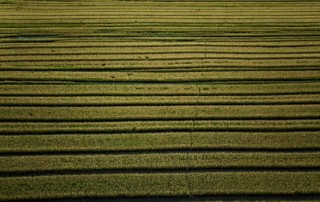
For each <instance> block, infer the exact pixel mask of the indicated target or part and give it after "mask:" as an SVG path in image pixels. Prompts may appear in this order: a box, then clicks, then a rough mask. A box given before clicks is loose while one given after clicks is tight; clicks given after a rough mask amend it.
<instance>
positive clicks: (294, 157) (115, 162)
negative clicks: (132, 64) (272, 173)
mask: <svg viewBox="0 0 320 202" xmlns="http://www.w3.org/2000/svg"><path fill="white" fill-rule="evenodd" d="M318 159H320V154H319V153H286V154H283V153H238V152H237V153H190V154H188V153H169V154H133V155H132V154H129V155H81V156H80V155H76V156H74V155H57V156H20V157H0V173H1V172H12V173H14V172H29V171H34V172H36V171H63V170H70V169H71V170H81V169H82V170H83V169H84V170H86V169H87V170H88V169H91V170H105V169H176V168H228V167H232V168H241V167H244V168H250V167H251V168H256V167H258V168H270V167H272V168H281V167H319V166H320V161H319V160H318Z"/></svg>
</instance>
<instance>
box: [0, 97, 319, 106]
mask: <svg viewBox="0 0 320 202" xmlns="http://www.w3.org/2000/svg"><path fill="white" fill-rule="evenodd" d="M298 103H300V104H303V103H304V104H308V103H320V94H315V95H314V94H310V95H281V96H274V95H272V96H152V97H151V96H149V97H143V96H118V97H117V96H90V97H89V96H77V97H74V96H71V97H67V96H65V97H41V96H37V97H27V96H25V97H9V96H8V97H0V106H3V105H10V106H21V105H22V106H50V105H54V106H55V105H62V106H77V105H84V106H88V105H93V106H94V105H111V106H112V105H113V106H114V105H165V104H167V105H183V104H185V105H189V104H191V105H196V104H198V105H201V104H212V105H221V104H223V105H224V104H230V105H231V104H252V105H254V104H298Z"/></svg>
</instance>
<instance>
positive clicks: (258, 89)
mask: <svg viewBox="0 0 320 202" xmlns="http://www.w3.org/2000/svg"><path fill="white" fill-rule="evenodd" d="M299 93H302V94H304V93H320V84H319V83H317V82H314V83H311V82H310V83H283V84H281V83H280V84H268V85H266V84H232V85H231V84H227V85H222V84H219V85H212V84H198V85H196V84H185V85H182V84H140V85H135V84H130V85H126V84H117V85H112V84H104V85H83V84H79V85H39V84H34V85H6V84H3V85H0V95H3V94H6V95H92V96H93V95H96V94H99V95H155V94H156V95H181V94H185V95H245V96H248V95H264V94H266V95H268V94H271V95H272V94H273V95H277V94H279V95H281V94H284V95H285V94H299Z"/></svg>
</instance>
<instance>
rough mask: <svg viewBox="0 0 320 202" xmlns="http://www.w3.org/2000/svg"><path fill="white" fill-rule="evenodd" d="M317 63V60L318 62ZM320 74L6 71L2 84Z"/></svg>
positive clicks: (309, 75)
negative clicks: (11, 82)
mask: <svg viewBox="0 0 320 202" xmlns="http://www.w3.org/2000/svg"><path fill="white" fill-rule="evenodd" d="M319 60H320V59H319ZM317 79H320V71H314V72H312V71H258V72H256V71H253V72H252V71H248V72H246V71H241V72H229V71H227V72H170V73H168V72H161V73H158V72H152V73H151V72H131V73H129V72H59V71H46V72H24V71H5V72H2V74H1V75H0V80H1V81H2V82H3V81H73V82H81V81H82V82H117V81H118V82H183V81H184V82H186V81H187V82H197V81H198V82H200V81H202V82H210V81H211V82H214V81H217V82H219V81H220V82H226V81H238V82H240V81H282V80H285V81H286V80H291V81H292V80H293V81H294V80H296V81H298V80H317Z"/></svg>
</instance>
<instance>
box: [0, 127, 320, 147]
mask: <svg viewBox="0 0 320 202" xmlns="http://www.w3.org/2000/svg"><path fill="white" fill-rule="evenodd" d="M60 127H61V128H62V126H61V125H60ZM82 131H85V129H82ZM89 132H90V131H88V133H89ZM41 134H42V133H40V135H19V136H14V135H9V136H4V135H3V136H2V137H1V140H2V141H1V142H0V145H1V147H0V153H8V152H9V153H10V152H17V153H19V152H33V153H36V152H46V151H48V152H59V151H66V152H67V151H80V152H81V151H82V152H85V151H93V152H94V151H98V152H99V151H144V150H151V151H153V150H167V149H169V150H175V149H176V150H179V149H218V150H219V149H222V150H223V149H227V150H228V149H231V150H232V149H248V150H250V149H258V150H259V149H262V150H263V149H271V150H273V149H274V150H277V149H283V150H286V149H289V150H290V149H296V150H300V149H301V150H303V149H319V141H320V135H319V133H318V132H294V133H288V132H286V133H285V132H283V133H257V132H256V133H247V132H197V133H190V132H189V133H186V132H179V133H178V132H176V133H172V132H171V133H170V132H169V133H151V134H148V133H144V134H121V133H118V134H90V135H80V134H69V135H67V134H63V133H61V134H57V135H41ZM191 140H192V142H191Z"/></svg>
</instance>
